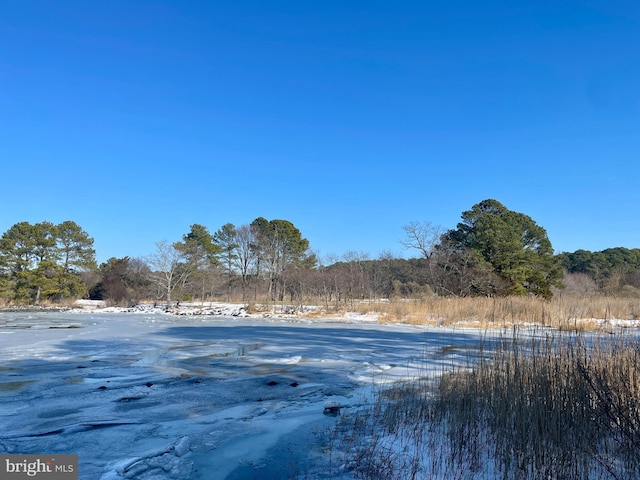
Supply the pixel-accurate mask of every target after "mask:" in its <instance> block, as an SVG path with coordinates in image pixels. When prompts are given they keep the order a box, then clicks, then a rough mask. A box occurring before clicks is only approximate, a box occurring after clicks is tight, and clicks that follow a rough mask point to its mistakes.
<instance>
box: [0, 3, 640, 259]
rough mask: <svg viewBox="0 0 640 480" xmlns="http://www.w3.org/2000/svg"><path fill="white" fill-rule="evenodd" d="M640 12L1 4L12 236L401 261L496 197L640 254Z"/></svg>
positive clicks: (564, 231)
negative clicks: (79, 233) (246, 238)
mask: <svg viewBox="0 0 640 480" xmlns="http://www.w3.org/2000/svg"><path fill="white" fill-rule="evenodd" d="M638 85H640V3H638V2H635V1H631V0H630V1H616V0H606V1H605V0H575V1H574V0H568V1H563V0H561V1H558V0H555V1H546V0H542V1H535V2H533V1H530V2H524V1H515V0H511V1H497V0H486V1H483V2H478V1H476V0H452V1H447V2H443V1H437V2H436V1H430V0H423V1H402V0H396V1H393V2H392V1H376V0H369V1H349V0H341V1H333V0H327V1H323V2H300V1H277V0H276V1H272V2H264V1H242V0H239V1H233V2H230V1H227V2H220V1H200V2H198V1H177V0H176V1H156V2H153V1H135V2H134V1H129V2H126V1H119V0H109V1H106V0H104V1H91V2H87V1H65V0H61V1H56V2H52V1H48V0H47V1H33V0H22V1H18V0H7V1H4V2H1V3H0V165H2V168H1V171H2V177H3V180H4V181H3V182H2V185H3V186H2V196H1V200H0V202H1V208H0V231H2V232H4V231H6V230H7V229H8V228H9V227H11V225H13V224H15V223H17V222H20V221H29V222H33V223H35V222H39V221H43V220H48V221H52V222H55V223H58V222H62V221H64V220H73V221H75V222H77V223H78V224H79V225H80V226H81V227H82V228H84V229H85V230H86V231H87V232H88V233H89V235H91V236H92V237H93V238H94V239H95V247H96V250H97V256H98V260H99V261H104V260H106V259H107V258H109V257H112V256H114V257H122V256H125V255H129V256H133V257H136V256H144V255H147V254H150V253H152V252H153V250H154V244H155V242H157V241H159V240H165V239H166V240H170V241H175V240H179V239H180V237H181V236H182V235H183V234H184V233H187V232H188V231H189V226H190V225H191V224H193V223H200V224H203V225H205V226H207V227H208V228H209V230H210V231H211V232H214V231H215V230H217V229H218V228H219V227H221V226H222V225H223V224H225V223H228V222H231V223H234V224H236V225H240V224H244V223H250V222H251V221H252V220H253V219H254V218H256V217H259V216H263V217H266V218H268V219H275V218H280V219H286V220H289V221H291V222H293V223H294V224H295V225H296V226H297V227H298V228H299V229H300V230H301V231H302V234H303V235H304V236H305V237H306V238H308V239H309V241H310V244H311V247H312V248H313V249H315V250H317V251H318V252H319V254H320V255H321V256H328V255H330V254H335V255H342V254H344V253H346V252H348V251H356V252H362V253H367V254H369V255H370V256H371V257H376V256H377V255H378V254H380V253H381V252H387V251H388V252H392V253H395V254H398V255H406V254H407V252H405V251H404V250H403V249H402V247H401V245H400V243H399V241H400V240H401V239H402V238H403V235H404V234H403V231H402V226H403V225H406V224H407V223H409V222H411V221H430V222H432V223H433V224H435V225H441V226H442V227H443V228H447V229H448V228H454V227H455V225H456V223H457V222H458V221H459V220H460V214H461V213H462V212H463V211H464V210H468V209H470V208H471V206H472V205H474V204H475V203H478V202H480V201H482V200H484V199H487V198H495V199H497V200H499V201H500V202H502V203H503V204H505V205H506V206H507V207H508V208H510V209H511V210H515V211H519V212H522V213H525V214H527V215H529V216H531V217H532V218H533V219H534V220H535V221H536V222H537V223H538V224H540V225H541V226H543V227H545V228H546V229H547V232H548V234H549V238H550V240H551V242H552V244H553V246H554V248H555V250H556V251H558V252H559V251H575V250H577V249H580V248H584V249H588V250H593V251H596V250H602V249H605V248H609V247H616V246H624V247H629V248H636V247H640V222H639V221H638V220H639V219H638V216H639V215H638V211H639V209H638V186H639V180H640V161H639V160H640V159H639V158H638V153H639V152H640V93H639V92H640V89H639V88H638Z"/></svg>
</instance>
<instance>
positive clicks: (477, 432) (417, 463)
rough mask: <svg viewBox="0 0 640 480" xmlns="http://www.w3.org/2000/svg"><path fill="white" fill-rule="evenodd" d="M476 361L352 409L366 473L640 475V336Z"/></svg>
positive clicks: (537, 345) (532, 347) (539, 343)
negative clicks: (356, 410)
mask: <svg viewBox="0 0 640 480" xmlns="http://www.w3.org/2000/svg"><path fill="white" fill-rule="evenodd" d="M483 358H484V357H481V359H480V360H479V361H478V362H477V363H474V364H470V365H469V366H468V368H464V369H459V370H457V371H452V372H448V373H443V374H442V375H441V376H439V377H438V378H430V379H423V380H419V381H414V382H406V383H402V384H399V385H395V386H394V387H392V388H391V389H387V390H381V391H380V392H378V394H377V395H376V396H375V401H374V402H373V404H372V405H371V406H370V408H368V409H365V410H362V411H360V412H358V413H357V414H355V415H350V416H349V415H346V416H345V419H344V421H343V423H342V427H341V428H343V434H344V435H343V438H348V439H349V442H348V443H349V445H348V448H345V449H344V451H345V452H347V455H346V456H347V460H345V461H344V463H343V468H345V466H346V467H348V469H349V470H350V471H351V472H352V473H353V476H354V477H355V478H366V479H405V478H407V479H445V478H446V479H449V478H454V479H456V478H457V479H478V480H480V479H485V478H503V479H517V480H534V479H565V480H592V479H593V480H595V479H598V480H600V479H629V478H640V342H639V341H638V340H637V339H636V338H635V337H630V336H628V337H622V336H608V337H607V338H603V337H586V336H578V335H572V336H569V335H567V334H560V335H556V336H553V337H552V336H548V337H543V338H542V339H541V338H538V339H535V340H532V339H527V340H524V339H522V338H518V337H516V336H514V338H511V339H509V340H505V341H504V342H503V344H502V345H501V346H500V347H499V348H498V349H497V351H495V353H494V355H493V356H492V357H491V358H489V359H483Z"/></svg>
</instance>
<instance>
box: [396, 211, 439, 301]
mask: <svg viewBox="0 0 640 480" xmlns="http://www.w3.org/2000/svg"><path fill="white" fill-rule="evenodd" d="M402 229H403V230H404V232H405V239H404V240H402V241H401V242H400V243H401V244H402V246H403V247H404V248H406V249H409V248H413V249H416V250H418V251H419V252H420V254H421V255H422V257H423V258H424V259H425V260H426V261H427V268H428V270H429V283H430V284H431V287H432V288H433V289H434V290H436V291H437V286H436V278H435V273H434V263H436V262H435V261H434V258H433V253H434V251H435V247H436V245H438V244H439V243H440V238H441V237H442V234H443V233H444V231H443V229H442V227H440V226H439V225H433V224H432V223H431V222H410V223H409V224H407V225H405V226H404V227H402Z"/></svg>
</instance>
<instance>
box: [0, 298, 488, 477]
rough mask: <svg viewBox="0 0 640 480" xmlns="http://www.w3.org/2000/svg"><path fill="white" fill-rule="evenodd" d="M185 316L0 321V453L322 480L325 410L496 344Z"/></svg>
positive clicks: (125, 470)
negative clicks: (70, 456) (70, 455)
mask: <svg viewBox="0 0 640 480" xmlns="http://www.w3.org/2000/svg"><path fill="white" fill-rule="evenodd" d="M182 308H184V309H185V310H184V311H183V312H177V313H178V314H167V313H165V312H164V311H163V309H162V308H157V307H156V308H153V307H151V306H149V307H143V308H138V309H135V310H133V312H131V311H129V310H126V311H123V310H122V309H99V310H94V309H92V310H87V309H77V310H72V311H69V312H13V313H10V312H2V313H0V405H1V409H0V432H1V433H0V452H7V453H76V454H78V455H79V476H80V478H81V479H84V480H96V479H101V480H120V479H122V478H136V479H142V480H145V479H147V480H150V479H154V480H162V479H177V480H179V479H195V480H198V479H210V478H217V479H221V480H223V479H228V480H232V479H239V478H254V477H256V478H263V479H264V478H266V479H268V478H289V477H291V476H294V475H293V474H295V473H296V472H297V473H298V474H300V475H301V476H302V478H327V477H326V476H325V475H326V469H323V465H322V460H319V459H321V458H322V448H323V446H322V444H321V441H320V435H317V432H319V431H323V430H324V429H327V428H330V427H331V426H332V425H334V424H335V422H336V416H334V415H328V414H326V409H327V406H330V407H337V410H341V411H349V410H351V411H353V410H355V409H357V408H358V407H359V406H361V405H362V404H363V403H364V402H367V401H368V399H369V398H370V396H371V390H372V385H376V384H387V383H390V382H395V381H400V380H405V379H411V378H418V377H421V376H425V375H429V374H431V373H433V372H442V371H444V370H447V369H450V368H452V367H454V366H456V365H464V364H466V363H467V362H468V360H469V358H470V356H473V355H477V354H478V352H479V350H478V348H479V347H480V346H481V345H484V346H485V348H487V345H488V344H490V343H491V342H492V341H493V340H495V339H496V338H497V337H498V336H499V335H500V332H498V331H496V332H493V333H487V332H486V331H480V330H475V329H452V328H451V329H446V328H438V327H431V328H424V327H416V326H408V325H381V324H378V323H376V322H375V321H372V319H371V318H370V317H367V316H362V317H361V316H358V315H353V316H348V317H347V318H341V319H335V318H334V319H318V318H313V319H310V318H297V317H292V316H291V317H287V316H282V317H277V316H270V317H268V318H252V317H249V316H246V312H243V311H241V310H240V309H239V308H238V307H237V306H229V305H226V306H225V305H223V304H221V305H207V306H206V308H207V309H209V311H216V312H226V313H227V314H228V315H233V316H228V315H227V316H225V315H223V314H221V313H216V314H202V313H200V314H198V313H194V311H197V307H194V306H183V307H182ZM187 309H190V310H189V312H190V313H188V314H187V313H186V312H187V311H188V310H187ZM132 313H134V314H132Z"/></svg>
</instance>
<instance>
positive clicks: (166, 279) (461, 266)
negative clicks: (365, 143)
mask: <svg viewBox="0 0 640 480" xmlns="http://www.w3.org/2000/svg"><path fill="white" fill-rule="evenodd" d="M404 234H405V237H404V239H403V240H402V241H401V243H402V244H403V245H404V247H406V248H407V249H411V250H413V251H414V252H415V253H416V254H417V255H416V256H415V258H408V259H406V258H397V257H394V256H393V255H391V254H389V253H384V254H382V255H380V257H379V258H377V259H371V258H369V257H368V255H366V254H362V253H356V252H348V253H346V254H344V255H343V256H342V257H340V258H337V257H332V258H328V259H324V260H321V259H320V258H318V256H317V255H316V254H314V252H313V251H312V250H311V249H310V244H309V241H308V240H307V239H306V238H304V237H303V236H302V233H301V232H300V230H299V229H298V228H297V227H296V226H295V225H294V224H293V223H291V222H290V221H287V220H280V219H275V220H267V219H266V218H264V217H258V218H256V219H255V220H253V221H252V222H251V223H248V224H243V225H238V226H236V225H234V224H231V223H227V224H225V225H223V226H222V227H220V228H219V229H218V230H216V231H215V232H213V233H211V232H210V231H209V229H208V228H207V227H206V226H204V225H201V224H194V225H191V227H190V230H189V231H188V232H187V233H185V234H184V235H183V236H182V238H181V239H180V240H178V241H175V242H169V241H166V240H165V241H159V242H157V243H156V245H155V250H154V251H153V252H152V253H151V254H150V255H148V256H147V257H144V258H131V257H123V258H110V259H108V260H107V261H106V262H104V263H102V264H100V265H97V264H96V261H95V250H94V248H93V239H92V238H91V237H90V236H89V235H88V234H87V232H85V231H84V230H82V228H81V227H80V226H78V225H77V224H76V223H75V222H72V221H66V222H63V223H61V224H59V225H54V224H52V223H49V222H41V223H37V224H33V225H32V224H29V223H27V222H21V223H18V224H16V225H13V226H12V227H11V228H10V229H9V230H7V231H6V232H5V233H4V234H3V235H2V237H1V238H0V299H1V300H2V301H3V302H4V303H25V304H34V303H35V304H37V303H40V302H42V301H51V302H60V301H64V300H73V299H77V298H93V299H102V300H106V301H109V302H111V303H113V304H133V303H137V302H140V301H143V300H147V301H148V300H153V301H158V302H165V303H166V304H167V305H170V304H172V303H176V302H180V301H208V300H212V299H226V300H228V301H232V300H233V301H243V302H250V301H268V302H287V303H292V304H300V305H303V304H305V303H321V304H324V305H326V306H329V305H336V306H339V305H341V304H345V303H349V302H355V301H361V300H376V299H381V298H392V297H402V298H416V297H420V296H425V295H441V296H506V295H535V296H539V297H542V298H550V297H551V296H552V295H553V293H554V292H555V291H559V289H562V288H564V287H565V286H569V290H576V289H577V290H583V291H585V292H587V291H594V290H598V289H600V290H605V291H612V289H617V290H616V291H626V292H627V293H634V292H635V291H636V289H638V288H639V287H640V249H631V250H630V249H625V248H612V249H607V250H604V251H602V252H589V251H586V250H578V251H576V252H573V253H561V254H558V255H555V254H554V252H553V248H552V245H551V242H550V240H549V239H548V237H547V233H546V231H545V229H544V228H542V227H541V226H539V225H537V223H536V222H535V221H534V220H533V219H531V218H530V217H529V216H527V215H525V214H523V213H519V212H514V211H511V210H509V209H508V208H506V207H505V206H504V205H502V204H501V203H500V202H498V201H497V200H493V199H488V200H484V201H482V202H480V203H478V204H476V205H474V206H473V207H472V208H471V209H470V210H468V211H465V212H463V213H462V215H461V221H460V223H458V224H457V226H456V228H454V229H450V230H443V229H442V228H441V227H438V226H434V225H432V224H431V223H429V222H411V223H409V224H408V225H405V227H404Z"/></svg>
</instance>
